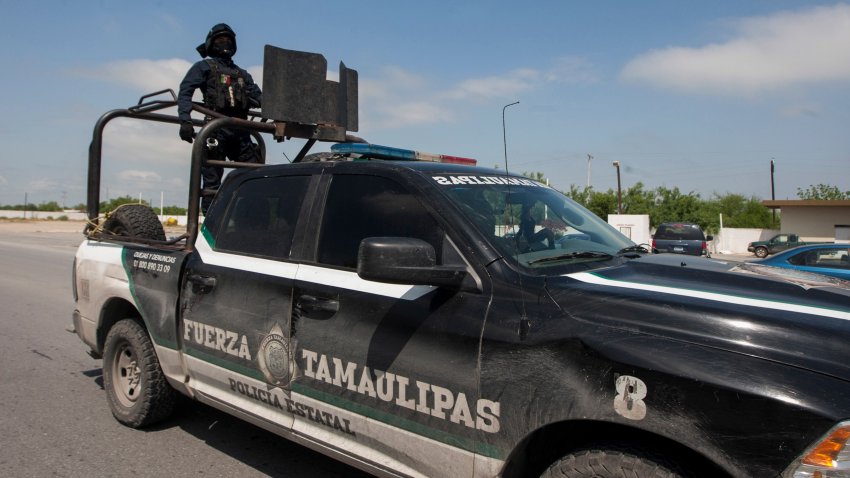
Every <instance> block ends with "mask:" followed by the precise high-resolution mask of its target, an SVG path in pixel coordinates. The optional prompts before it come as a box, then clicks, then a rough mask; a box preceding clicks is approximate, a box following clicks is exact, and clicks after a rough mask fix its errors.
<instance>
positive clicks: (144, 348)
mask: <svg viewBox="0 0 850 478" xmlns="http://www.w3.org/2000/svg"><path fill="white" fill-rule="evenodd" d="M103 388H105V389H106V398H107V400H108V401H109V407H110V408H111V409H112V415H113V416H114V417H115V418H116V419H117V420H118V421H119V422H121V423H123V424H124V425H127V426H128V427H132V428H141V427H143V426H145V425H150V424H152V423H155V422H158V421H160V420H163V419H165V418H167V417H168V416H169V415H171V412H172V411H173V410H174V405H175V403H176V392H175V391H174V389H172V388H171V386H170V385H169V384H168V381H167V380H166V378H165V374H164V373H163V372H162V368H160V365H159V360H158V359H157V358H156V353H155V352H154V348H153V344H152V343H151V341H150V338H148V333H147V331H145V329H144V328H143V327H142V326H141V325H139V323H138V322H136V321H135V320H133V319H124V320H121V321H119V322H118V323H116V324H115V325H114V326H112V328H111V329H109V334H108V335H107V336H106V344H105V346H104V349H103Z"/></svg>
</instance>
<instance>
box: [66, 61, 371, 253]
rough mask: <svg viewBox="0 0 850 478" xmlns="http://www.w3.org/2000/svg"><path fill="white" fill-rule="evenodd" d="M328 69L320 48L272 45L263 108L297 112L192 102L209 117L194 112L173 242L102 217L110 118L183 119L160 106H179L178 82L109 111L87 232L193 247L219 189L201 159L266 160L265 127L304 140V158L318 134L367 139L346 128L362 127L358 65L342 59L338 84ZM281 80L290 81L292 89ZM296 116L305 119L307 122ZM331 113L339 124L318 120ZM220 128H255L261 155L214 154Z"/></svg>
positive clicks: (91, 181)
mask: <svg viewBox="0 0 850 478" xmlns="http://www.w3.org/2000/svg"><path fill="white" fill-rule="evenodd" d="M326 70H327V62H326V61H325V59H324V57H322V56H321V55H319V54H315V53H306V52H298V51H292V50H283V49H280V48H277V47H273V46H271V45H266V47H265V63H264V76H263V80H264V85H270V88H269V89H268V91H266V92H264V94H263V96H264V98H263V110H264V111H266V110H268V111H270V112H271V113H272V114H275V115H276V116H278V117H284V118H290V119H288V120H274V119H269V118H264V117H263V113H262V112H258V111H255V110H251V111H249V112H248V119H240V118H233V117H230V116H225V115H222V114H220V113H217V112H215V111H212V110H210V109H208V108H205V107H204V106H203V105H202V104H200V103H196V102H193V103H192V110H193V111H197V112H198V113H201V114H203V115H204V117H205V118H204V119H203V120H199V119H196V118H192V124H193V125H194V126H196V127H200V130H199V131H198V133H197V135H196V136H195V141H194V143H193V144H192V161H191V169H190V176H189V197H188V207H187V225H186V233H185V234H183V235H181V236H179V237H177V238H174V239H172V240H168V241H157V240H152V239H146V238H141V237H129V236H118V235H115V234H111V233H109V232H104V231H102V230H101V228H100V227H98V226H99V225H100V223H99V221H100V219H101V218H100V182H101V166H102V153H103V131H104V129H105V128H106V125H107V124H108V123H109V122H110V121H112V120H113V119H115V118H132V119H139V120H144V121H157V122H161V123H173V124H179V123H180V119H179V118H178V116H177V115H176V114H165V113H162V112H161V110H164V109H167V108H174V107H176V106H177V95H176V94H175V93H174V90H171V89H165V90H159V91H155V92H153V93H149V94H147V95H144V96H142V97H141V98H139V101H138V103H137V104H135V105H133V106H130V107H128V108H120V109H114V110H111V111H108V112H106V113H104V114H103V115H102V116H101V117H100V118H99V119H98V120H97V122H96V123H95V126H94V132H93V134H92V141H91V144H90V145H89V158H88V185H87V188H88V191H87V196H86V200H87V203H86V213H87V215H88V219H89V221H88V223H87V225H86V227H85V229H84V231H83V233H84V234H86V235H87V236H88V237H90V238H92V239H96V240H106V241H117V242H139V243H145V244H151V245H160V246H172V247H175V248H182V249H185V250H192V248H193V247H194V243H195V239H196V238H197V237H198V228H199V225H198V223H199V213H200V198H201V197H203V196H212V195H214V194H215V191H214V190H202V189H201V167H202V166H205V165H208V166H221V167H224V168H260V167H263V166H264V165H265V153H266V146H265V141H264V140H263V136H262V135H263V134H270V135H271V136H272V137H273V138H274V140H275V141H277V142H281V141H284V140H285V139H291V138H300V139H305V140H306V142H305V143H304V146H303V147H302V148H301V150H300V151H299V152H298V154H297V155H296V156H295V158H294V159H293V160H292V162H300V161H302V160H303V159H304V157H305V156H306V155H307V153H308V152H309V151H310V149H311V148H312V147H313V145H314V144H316V141H326V142H336V143H344V142H358V143H359V142H364V141H363V140H362V139H361V138H358V137H357V136H353V135H349V134H347V132H346V131H347V129H351V130H353V131H356V130H357V72H356V71H355V70H350V69H347V68H345V65H344V64H342V63H340V80H341V81H340V82H339V83H338V84H337V83H336V82H333V81H326V80H324V77H325V75H326ZM304 71H308V72H310V73H311V76H309V77H306V76H305V75H304V73H303V72H304ZM292 85H297V86H298V87H299V88H303V90H304V91H305V92H306V93H307V94H299V92H298V91H296V92H294V93H293V91H291V89H292ZM280 86H286V87H289V89H288V90H287V89H284V88H282V87H280ZM264 88H265V87H264ZM166 93H167V94H168V95H170V99H167V100H162V99H153V98H155V97H157V96H160V95H163V94H166ZM291 118H298V119H302V118H303V120H302V121H303V122H302V121H296V120H292V119H291ZM328 118H330V119H328ZM326 120H327V121H329V122H331V123H334V122H335V123H337V124H322V123H318V122H316V123H313V122H312V121H326ZM338 124H339V125H338ZM221 128H234V129H241V130H244V131H247V132H249V133H250V134H251V136H252V137H253V138H254V139H255V140H256V141H257V144H258V145H259V148H260V153H261V158H262V162H261V163H244V162H238V161H221V160H211V159H209V158H208V151H209V150H208V148H206V144H207V139H208V138H210V137H212V135H213V133H215V132H216V131H218V130H219V129H221ZM181 243H182V245H181Z"/></svg>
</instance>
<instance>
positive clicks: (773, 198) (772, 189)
mask: <svg viewBox="0 0 850 478" xmlns="http://www.w3.org/2000/svg"><path fill="white" fill-rule="evenodd" d="M775 170H776V168H775V167H774V165H773V158H770V200H771V201H776V188H775V187H774V183H773V172H774V171H775ZM771 210H772V211H773V222H772V224H773V228H774V229H776V206H774V207H773V208H771Z"/></svg>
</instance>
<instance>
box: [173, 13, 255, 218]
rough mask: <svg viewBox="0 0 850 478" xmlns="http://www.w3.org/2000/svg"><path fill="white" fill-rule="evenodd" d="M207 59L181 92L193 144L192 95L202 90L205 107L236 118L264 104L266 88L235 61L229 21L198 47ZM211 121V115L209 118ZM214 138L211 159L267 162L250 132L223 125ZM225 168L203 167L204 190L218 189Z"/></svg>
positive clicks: (185, 129) (181, 113) (186, 136)
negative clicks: (263, 96) (259, 84)
mask: <svg viewBox="0 0 850 478" xmlns="http://www.w3.org/2000/svg"><path fill="white" fill-rule="evenodd" d="M196 50H197V51H198V54H200V55H201V58H203V60H201V61H198V62H197V63H195V64H194V65H192V67H191V68H189V71H188V72H186V76H185V77H184V78H183V81H182V82H180V92H179V94H178V95H177V115H178V117H179V118H180V138H181V139H182V140H183V141H186V142H189V143H191V142H192V141H193V138H194V137H195V130H194V128H193V126H192V118H191V113H192V95H194V93H195V90H198V89H199V90H201V94H202V96H203V103H204V106H205V107H207V108H208V109H211V110H213V111H215V112H217V113H221V114H224V115H227V116H232V117H234V118H241V119H246V118H248V110H249V109H250V108H256V107H259V106H260V105H261V103H262V91H261V90H260V87H259V86H257V84H256V83H254V79H253V78H251V75H250V74H249V73H248V72H247V71H245V70H243V69H242V68H240V67H239V66H237V65H236V63H234V62H233V55H234V54H235V53H236V33H234V32H233V30H232V29H231V28H230V27H229V26H228V25H227V24H225V23H219V24H217V25H215V26H214V27H212V28H211V29H210V31H209V33H207V38H206V41H205V42H204V43H202V44H201V45H198V47H197V48H196ZM205 119H206V120H207V121H208V120H210V119H211V118H209V117H207V118H205ZM211 139H214V140H215V141H214V142H212V143H213V144H215V143H216V142H217V144H218V146H217V147H215V148H212V149H211V150H210V154H209V159H217V160H223V159H225V158H226V159H229V160H231V161H241V162H246V163H259V162H262V161H263V158H261V153H260V149H259V147H258V146H257V145H256V144H254V143H253V142H252V141H251V135H250V133H248V132H247V131H244V130H238V129H234V128H221V129H219V130H217V131H216V132H215V133H213V135H212V137H211ZM223 174H224V169H223V168H221V167H220V166H204V167H203V168H202V170H201V175H202V177H203V188H204V189H218V187H219V186H220V185H221V178H222V175H223ZM211 202H212V199H211V198H210V197H208V196H206V197H204V198H203V199H202V200H201V211H202V212H203V213H206V211H207V208H208V207H209V205H210V203H211Z"/></svg>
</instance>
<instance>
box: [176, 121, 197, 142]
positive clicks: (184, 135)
mask: <svg viewBox="0 0 850 478" xmlns="http://www.w3.org/2000/svg"><path fill="white" fill-rule="evenodd" d="M194 137H195V128H193V127H192V123H180V139H182V140H183V141H186V142H187V143H191V142H192V139H193V138H194Z"/></svg>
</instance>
